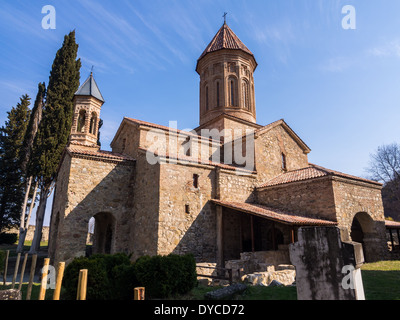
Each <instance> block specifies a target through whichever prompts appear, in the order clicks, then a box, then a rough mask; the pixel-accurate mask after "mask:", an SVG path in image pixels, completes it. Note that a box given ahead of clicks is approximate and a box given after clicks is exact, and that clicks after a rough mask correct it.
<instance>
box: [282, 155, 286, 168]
mask: <svg viewBox="0 0 400 320" xmlns="http://www.w3.org/2000/svg"><path fill="white" fill-rule="evenodd" d="M282 169H283V170H287V166H286V155H285V154H284V153H283V152H282Z"/></svg>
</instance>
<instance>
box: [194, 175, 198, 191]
mask: <svg viewBox="0 0 400 320" xmlns="http://www.w3.org/2000/svg"><path fill="white" fill-rule="evenodd" d="M193 187H194V188H196V189H197V188H198V187H199V175H198V174H194V175H193Z"/></svg>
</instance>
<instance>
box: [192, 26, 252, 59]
mask: <svg viewBox="0 0 400 320" xmlns="http://www.w3.org/2000/svg"><path fill="white" fill-rule="evenodd" d="M222 49H233V50H242V51H244V52H246V53H248V54H250V55H252V56H253V57H254V55H253V53H252V52H251V51H250V50H249V48H247V47H246V46H245V45H244V43H243V42H242V41H240V39H239V37H238V36H237V35H236V34H235V33H234V32H233V31H232V29H231V28H229V27H228V25H227V24H224V25H223V26H222V27H221V28H220V29H219V30H218V32H217V34H216V35H215V36H214V38H213V39H212V40H211V42H210V43H209V45H208V46H207V48H206V49H205V50H204V52H203V53H202V54H201V56H200V58H199V59H198V60H200V59H201V58H203V57H204V56H205V55H206V54H208V53H211V52H215V51H218V50H222Z"/></svg>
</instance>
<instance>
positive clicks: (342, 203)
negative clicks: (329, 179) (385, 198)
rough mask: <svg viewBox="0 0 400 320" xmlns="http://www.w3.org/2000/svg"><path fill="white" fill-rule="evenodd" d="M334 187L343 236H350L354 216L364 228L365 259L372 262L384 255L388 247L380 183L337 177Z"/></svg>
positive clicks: (339, 225)
mask: <svg viewBox="0 0 400 320" xmlns="http://www.w3.org/2000/svg"><path fill="white" fill-rule="evenodd" d="M333 191H334V198H335V205H336V216H337V221H338V227H339V228H340V229H341V230H342V238H343V239H344V240H351V236H350V232H351V226H352V224H353V221H354V219H355V218H356V219H357V220H358V221H359V223H360V224H361V228H362V231H363V242H364V243H363V248H364V254H365V258H366V260H367V261H369V262H371V261H376V260H380V259H381V258H383V255H384V254H385V252H386V251H387V248H386V238H385V234H386V228H385V217H384V210H383V203H382V196H381V187H380V186H374V185H371V184H365V183H359V182H351V181H349V180H343V179H339V178H336V179H335V180H333Z"/></svg>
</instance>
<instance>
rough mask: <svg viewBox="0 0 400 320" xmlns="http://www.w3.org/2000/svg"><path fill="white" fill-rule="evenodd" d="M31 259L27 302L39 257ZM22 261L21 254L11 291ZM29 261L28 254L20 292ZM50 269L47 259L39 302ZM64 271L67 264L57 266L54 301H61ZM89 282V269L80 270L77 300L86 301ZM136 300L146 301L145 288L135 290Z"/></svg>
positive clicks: (62, 263) (42, 295)
mask: <svg viewBox="0 0 400 320" xmlns="http://www.w3.org/2000/svg"><path fill="white" fill-rule="evenodd" d="M9 256H10V251H9V250H7V251H6V258H5V261H4V274H3V285H4V286H5V285H6V281H7V271H8V270H7V269H8V261H9ZM31 258H32V260H31V270H30V275H29V281H28V289H27V294H26V298H25V300H30V299H31V294H32V286H33V280H34V276H35V269H36V264H37V255H36V254H34V255H32V257H31ZM20 260H21V254H20V253H18V255H17V260H16V263H15V268H14V274H13V278H12V283H11V289H15V285H16V281H17V275H18V271H19V264H20ZM27 261H28V254H27V253H26V254H25V255H24V261H23V263H22V268H21V274H20V280H19V285H18V290H21V287H22V284H23V279H24V273H25V268H26V264H27ZM49 267H50V259H49V258H45V259H44V263H43V268H42V277H41V283H40V292H39V298H38V300H45V296H46V289H47V285H48V274H49ZM64 270H65V262H59V263H58V266H57V271H56V283H55V289H54V293H53V300H60V293H61V285H62V280H63V277H64ZM87 280H88V270H87V269H82V270H80V271H79V278H78V287H77V296H76V300H86V293H87ZM134 300H145V288H143V287H138V288H134Z"/></svg>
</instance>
